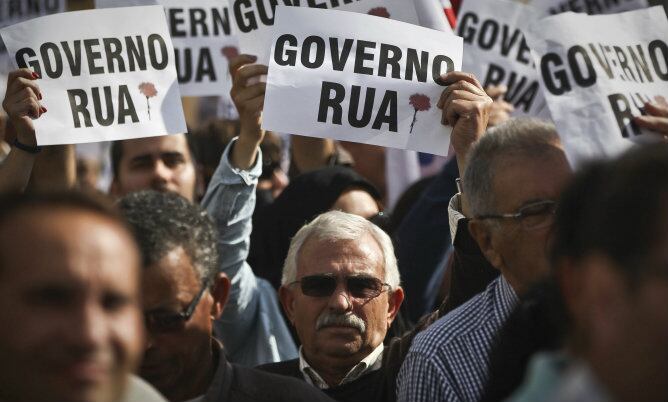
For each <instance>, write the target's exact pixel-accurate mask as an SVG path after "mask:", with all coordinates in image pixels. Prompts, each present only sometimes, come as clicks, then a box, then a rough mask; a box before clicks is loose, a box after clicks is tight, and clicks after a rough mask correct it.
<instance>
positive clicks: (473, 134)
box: [438, 71, 492, 173]
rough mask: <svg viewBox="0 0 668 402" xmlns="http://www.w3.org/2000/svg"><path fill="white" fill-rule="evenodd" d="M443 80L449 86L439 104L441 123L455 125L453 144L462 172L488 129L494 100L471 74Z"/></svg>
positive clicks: (458, 72)
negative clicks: (475, 145)
mask: <svg viewBox="0 0 668 402" xmlns="http://www.w3.org/2000/svg"><path fill="white" fill-rule="evenodd" d="M441 81H442V82H443V83H444V84H445V85H447V86H448V87H447V88H446V89H445V90H444V91H443V93H442V94H441V98H440V99H439V101H438V107H439V109H442V110H443V115H442V118H441V123H442V124H445V125H450V126H452V137H451V143H452V147H453V148H454V149H455V152H456V154H457V158H458V159H457V162H458V164H459V167H460V172H461V173H463V172H464V167H465V166H466V154H467V153H468V150H469V148H470V147H471V145H473V143H474V142H476V141H478V139H479V138H480V137H482V135H483V134H484V133H485V130H486V129H487V123H488V121H489V112H490V110H491V108H492V98H490V97H489V96H488V95H487V93H485V90H484V89H482V85H480V83H479V82H478V79H477V78H476V77H475V76H473V75H472V74H467V73H463V72H460V71H453V72H451V73H448V74H445V75H442V76H441Z"/></svg>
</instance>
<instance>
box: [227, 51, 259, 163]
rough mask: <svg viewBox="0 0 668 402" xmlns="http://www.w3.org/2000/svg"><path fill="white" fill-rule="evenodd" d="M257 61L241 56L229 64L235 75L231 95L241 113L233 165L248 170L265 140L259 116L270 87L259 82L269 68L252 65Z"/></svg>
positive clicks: (253, 57) (231, 71)
mask: <svg viewBox="0 0 668 402" xmlns="http://www.w3.org/2000/svg"><path fill="white" fill-rule="evenodd" d="M256 60H257V57H255V56H250V55H247V54H242V55H241V56H239V57H236V58H234V59H233V60H232V61H231V63H230V74H231V75H232V90H231V91H230V95H231V96H232V101H234V105H235V106H236V108H237V110H238V111H239V122H240V124H241V131H240V133H239V140H238V142H237V144H236V146H235V147H234V151H233V153H232V164H233V165H234V166H235V167H237V168H239V169H248V168H250V167H251V166H252V165H253V162H254V161H255V156H256V155H257V147H258V146H259V144H260V142H262V138H263V132H262V129H261V128H260V114H261V113H262V108H263V106H264V93H265V91H266V89H267V84H266V83H265V82H258V78H259V77H260V76H262V75H266V74H267V66H264V65H262V64H252V63H254V62H255V61H256ZM249 84H250V85H249Z"/></svg>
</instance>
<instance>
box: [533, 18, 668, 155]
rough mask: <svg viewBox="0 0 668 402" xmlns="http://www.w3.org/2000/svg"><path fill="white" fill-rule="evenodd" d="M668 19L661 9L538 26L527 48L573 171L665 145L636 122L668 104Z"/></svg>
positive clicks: (556, 20)
mask: <svg viewBox="0 0 668 402" xmlns="http://www.w3.org/2000/svg"><path fill="white" fill-rule="evenodd" d="M667 40H668V19H666V15H665V14H664V13H663V10H662V9H661V8H659V7H654V8H651V9H644V10H637V11H629V12H626V13H621V14H614V15H598V16H588V15H585V14H574V13H565V14H560V15H556V16H553V17H548V18H545V19H543V20H540V21H538V22H537V23H535V24H532V26H531V28H530V29H529V31H528V32H527V41H528V43H529V47H530V48H531V50H532V54H533V57H534V60H535V62H536V65H537V67H538V70H539V72H540V80H541V85H542V88H543V91H544V94H545V98H546V100H547V103H548V107H549V109H550V112H551V115H552V118H553V120H554V122H555V123H556V125H557V129H558V131H559V134H560V136H561V138H562V142H563V143H564V146H565V148H566V153H567V155H568V157H569V160H570V161H571V163H572V164H574V165H577V164H579V163H580V162H582V161H583V160H585V159H588V158H592V157H600V156H614V155H616V154H618V153H619V152H622V151H624V150H625V149H627V148H628V147H630V146H631V144H632V143H633V142H641V141H646V140H648V141H651V140H657V139H660V137H659V136H658V135H656V134H652V133H649V132H646V131H644V130H640V128H639V127H638V126H637V125H636V124H635V123H634V122H633V117H634V116H638V115H640V114H641V113H643V106H644V103H645V102H648V101H653V102H661V101H665V98H664V97H666V96H668V95H667V94H668V43H667V42H666V41H667Z"/></svg>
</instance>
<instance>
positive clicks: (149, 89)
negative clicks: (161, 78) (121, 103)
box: [139, 82, 158, 120]
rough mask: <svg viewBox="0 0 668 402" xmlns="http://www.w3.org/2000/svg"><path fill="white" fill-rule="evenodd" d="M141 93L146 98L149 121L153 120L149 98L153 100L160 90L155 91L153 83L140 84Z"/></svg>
mask: <svg viewBox="0 0 668 402" xmlns="http://www.w3.org/2000/svg"><path fill="white" fill-rule="evenodd" d="M139 92H141V93H142V95H144V96H145V97H146V106H148V119H149V120H151V103H150V102H149V101H148V99H149V98H152V97H154V96H156V95H157V94H158V90H157V89H155V85H153V83H151V82H142V83H141V84H139Z"/></svg>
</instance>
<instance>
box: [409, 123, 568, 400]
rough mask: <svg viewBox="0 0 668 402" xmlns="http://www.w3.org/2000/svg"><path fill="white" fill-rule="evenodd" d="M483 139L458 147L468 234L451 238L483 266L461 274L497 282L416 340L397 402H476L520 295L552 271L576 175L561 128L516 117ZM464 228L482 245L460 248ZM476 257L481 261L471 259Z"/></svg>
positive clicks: (468, 269) (454, 226)
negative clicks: (560, 220)
mask: <svg viewBox="0 0 668 402" xmlns="http://www.w3.org/2000/svg"><path fill="white" fill-rule="evenodd" d="M476 139H477V138H472V139H468V142H467V141H466V140H465V141H463V142H464V146H461V147H460V148H459V149H456V151H457V156H458V161H459V162H460V171H464V172H465V174H464V179H463V192H462V194H460V195H458V198H459V199H458V200H455V201H461V207H462V208H461V211H462V212H463V216H462V218H464V217H466V218H468V227H466V221H460V222H459V223H464V225H463V226H462V225H459V228H458V231H457V233H456V234H453V239H454V243H455V250H456V252H460V253H462V254H466V253H467V252H468V253H469V255H468V257H469V261H479V263H474V264H469V265H468V266H463V267H462V266H459V267H455V268H458V269H460V270H463V271H467V272H466V273H467V274H469V275H473V274H476V275H479V274H480V273H481V272H488V271H490V270H491V268H490V267H489V264H491V266H492V267H493V268H495V269H496V270H498V271H499V272H500V275H499V277H498V278H496V279H494V280H492V281H491V283H489V285H488V286H487V287H486V288H485V289H484V291H483V292H482V293H479V294H477V295H475V296H473V297H472V298H471V299H470V300H468V301H467V302H465V303H464V304H462V305H461V306H459V307H458V308H457V309H455V310H453V311H451V312H450V313H449V314H447V315H446V316H445V317H443V318H441V319H440V320H439V321H437V322H436V323H434V324H433V325H432V326H431V327H430V328H429V329H427V330H426V331H424V332H423V333H421V334H419V335H418V336H417V337H416V339H415V340H414V342H413V345H412V346H411V349H410V351H409V353H408V356H407V357H406V361H405V362H404V364H403V366H402V368H401V371H400V373H399V376H398V379H397V392H398V397H399V400H400V401H411V402H420V401H477V400H479V399H480V397H481V396H482V392H483V388H484V386H485V382H486V380H487V375H488V369H489V363H488V362H489V352H490V349H491V347H492V344H493V342H494V339H495V337H496V334H497V332H498V330H499V329H500V328H501V326H502V325H503V323H504V322H505V320H506V318H507V317H508V315H509V314H510V312H511V311H512V309H513V308H514V307H515V305H516V303H517V300H518V299H517V298H518V296H521V295H522V293H523V292H524V291H526V290H527V288H528V287H529V286H531V285H532V284H533V283H535V282H536V281H537V280H538V279H540V278H541V277H543V276H545V275H546V274H548V272H549V262H548V258H547V247H548V239H549V234H550V228H551V225H552V223H553V217H554V212H555V209H556V202H555V200H557V199H558V197H559V195H560V193H561V191H562V189H563V188H564V186H565V185H566V184H567V183H568V181H569V180H570V178H571V176H572V171H571V168H570V166H569V164H568V161H567V160H566V156H565V154H564V152H563V149H562V147H561V144H560V141H559V137H558V136H557V133H556V131H555V128H554V126H553V125H551V124H548V123H544V122H541V121H539V120H531V119H514V120H510V121H508V122H506V123H504V124H501V125H499V126H496V127H494V128H492V129H490V130H489V131H488V132H487V134H485V135H484V136H482V138H480V139H479V140H477V142H476V143H475V144H473V145H472V143H473V142H475V140H476ZM471 140H473V141H471ZM460 141H461V139H460ZM453 143H456V140H455V139H453ZM471 145H472V147H471ZM468 148H471V149H470V151H469V149H468ZM451 216H452V214H451ZM457 226H458V225H457V223H456V222H455V223H451V228H457ZM460 229H464V230H465V229H469V231H470V235H471V237H472V239H474V240H475V243H477V244H475V245H469V249H468V250H462V249H461V239H458V237H461V236H462V235H466V234H467V233H460V232H459V230H460ZM458 241H459V242H460V243H459V244H458ZM478 253H480V254H481V255H480V258H479V259H478V260H476V259H475V258H470V257H471V255H474V256H475V255H476V254H478ZM483 256H484V258H482V257H483ZM454 274H455V272H453V275H454ZM483 286H484V284H483Z"/></svg>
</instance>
